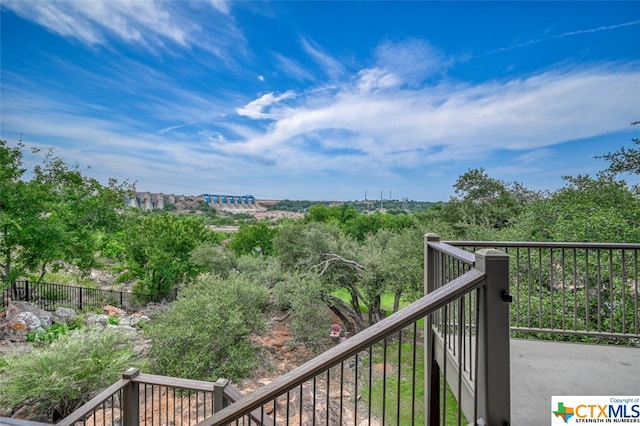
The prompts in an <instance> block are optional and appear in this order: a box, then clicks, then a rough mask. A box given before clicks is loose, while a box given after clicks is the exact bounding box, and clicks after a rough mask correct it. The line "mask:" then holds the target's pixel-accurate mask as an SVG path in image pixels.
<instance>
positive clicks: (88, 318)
mask: <svg viewBox="0 0 640 426" xmlns="http://www.w3.org/2000/svg"><path fill="white" fill-rule="evenodd" d="M108 323H109V316H108V315H99V314H86V315H85V316H84V325H86V326H87V327H96V326H98V327H106V326H107V324H108Z"/></svg>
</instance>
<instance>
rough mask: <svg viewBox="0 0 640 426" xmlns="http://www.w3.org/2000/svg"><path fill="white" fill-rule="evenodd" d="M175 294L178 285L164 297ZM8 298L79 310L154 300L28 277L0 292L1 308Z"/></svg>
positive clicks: (47, 307) (135, 305) (46, 307)
mask: <svg viewBox="0 0 640 426" xmlns="http://www.w3.org/2000/svg"><path fill="white" fill-rule="evenodd" d="M177 295H178V293H177V289H173V290H172V291H171V292H170V293H169V295H168V296H167V297H166V298H165V300H166V301H172V300H175V299H176V297H177ZM11 300H23V301H27V302H30V303H32V304H33V305H36V306H38V307H39V308H41V309H44V310H46V311H55V310H56V309H57V308H59V307H64V308H72V309H79V310H82V309H91V308H101V307H103V306H105V305H113V306H117V307H119V308H121V309H124V310H132V309H135V308H138V307H142V306H145V305H146V304H147V303H149V302H151V301H153V299H152V297H151V296H149V295H147V294H143V293H133V292H127V291H119V290H103V289H99V288H89V287H77V286H70V285H63V284H52V283H43V282H41V283H34V282H31V281H28V280H23V281H16V282H15V283H13V284H11V285H10V286H9V287H8V288H7V289H5V290H4V291H3V292H2V297H1V298H0V309H5V308H6V307H7V306H8V304H9V302H10V301H11Z"/></svg>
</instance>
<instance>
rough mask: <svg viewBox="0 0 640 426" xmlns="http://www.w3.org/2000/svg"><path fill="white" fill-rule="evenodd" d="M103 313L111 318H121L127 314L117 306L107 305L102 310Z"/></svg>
mask: <svg viewBox="0 0 640 426" xmlns="http://www.w3.org/2000/svg"><path fill="white" fill-rule="evenodd" d="M102 312H103V313H104V314H105V315H109V316H110V317H115V316H120V315H124V314H126V312H125V311H123V310H122V309H120V308H116V307H115V306H112V305H106V306H104V307H103V308H102Z"/></svg>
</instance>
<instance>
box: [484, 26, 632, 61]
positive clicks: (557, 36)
mask: <svg viewBox="0 0 640 426" xmlns="http://www.w3.org/2000/svg"><path fill="white" fill-rule="evenodd" d="M632 25H640V21H629V22H623V23H620V24H616V25H601V26H599V27H594V28H587V29H584V30H576V31H567V32H564V33H561V34H552V35H549V36H547V37H541V38H537V39H532V40H527V41H525V42H521V43H517V44H514V45H513V46H508V47H502V48H500V49H494V50H491V51H489V52H487V53H486V54H492V53H498V52H505V51H508V50H513V49H519V48H522V47H527V46H531V45H534V44H538V43H542V42H545V41H549V40H554V39H561V38H565V37H572V36H577V35H582V34H590V33H597V32H600V31H611V30H617V29H619V28H624V27H628V26H632Z"/></svg>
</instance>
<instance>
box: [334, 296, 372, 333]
mask: <svg viewBox="0 0 640 426" xmlns="http://www.w3.org/2000/svg"><path fill="white" fill-rule="evenodd" d="M324 301H325V302H326V303H327V306H329V309H331V310H332V311H333V313H335V314H336V315H337V316H338V318H340V319H341V320H342V321H343V322H344V326H345V327H346V328H347V331H348V332H349V333H351V334H355V333H356V329H355V326H354V324H353V323H354V322H355V324H356V325H357V326H358V328H359V330H364V329H365V328H367V326H366V324H365V323H364V321H363V320H362V318H360V317H358V315H357V314H356V312H355V311H354V310H353V309H352V308H351V306H349V305H348V304H346V303H345V302H343V301H342V300H341V299H338V298H337V297H335V296H331V295H328V296H325V297H324ZM343 311H344V312H346V313H347V315H348V316H349V317H351V318H352V319H353V322H352V321H350V320H349V318H347V316H346V315H345V314H344V313H343Z"/></svg>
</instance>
